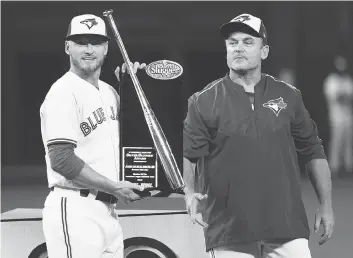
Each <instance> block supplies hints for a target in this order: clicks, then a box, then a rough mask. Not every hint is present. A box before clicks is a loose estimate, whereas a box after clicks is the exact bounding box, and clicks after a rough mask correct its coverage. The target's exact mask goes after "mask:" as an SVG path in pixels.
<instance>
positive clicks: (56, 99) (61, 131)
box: [40, 90, 80, 147]
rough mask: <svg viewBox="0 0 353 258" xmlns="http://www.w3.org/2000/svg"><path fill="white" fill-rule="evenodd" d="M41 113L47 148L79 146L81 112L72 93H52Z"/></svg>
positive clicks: (60, 91) (58, 91) (57, 91)
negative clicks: (61, 145) (52, 145)
mask: <svg viewBox="0 0 353 258" xmlns="http://www.w3.org/2000/svg"><path fill="white" fill-rule="evenodd" d="M40 113H41V114H40V115H41V120H42V122H41V123H42V130H43V133H44V134H45V140H46V144H47V146H49V145H51V144H56V143H71V144H74V145H75V147H76V146H77V141H78V138H79V132H80V131H79V128H80V125H79V119H78V113H79V112H78V106H77V102H76V99H75V97H74V94H73V93H72V92H68V91H64V90H56V91H55V92H51V94H48V96H47V97H46V99H45V100H44V103H43V106H42V108H41V112H40Z"/></svg>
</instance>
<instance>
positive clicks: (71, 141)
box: [47, 138, 77, 147]
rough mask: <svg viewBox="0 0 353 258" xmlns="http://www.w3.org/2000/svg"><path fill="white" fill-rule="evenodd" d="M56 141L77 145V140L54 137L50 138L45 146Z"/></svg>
mask: <svg viewBox="0 0 353 258" xmlns="http://www.w3.org/2000/svg"><path fill="white" fill-rule="evenodd" d="M57 143H72V144H74V145H75V147H77V141H74V140H71V139H66V138H56V139H51V140H49V141H47V146H49V145H52V144H57Z"/></svg>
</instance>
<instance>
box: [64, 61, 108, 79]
mask: <svg viewBox="0 0 353 258" xmlns="http://www.w3.org/2000/svg"><path fill="white" fill-rule="evenodd" d="M71 60H72V65H73V66H75V67H76V68H77V70H79V71H80V72H82V73H84V74H86V75H89V74H92V73H94V72H95V71H97V70H98V69H99V68H101V67H102V65H103V63H104V58H103V59H102V60H100V61H99V63H98V64H96V65H95V66H90V67H87V68H83V67H82V66H81V65H80V63H79V61H77V60H76V59H74V58H72V59H71Z"/></svg>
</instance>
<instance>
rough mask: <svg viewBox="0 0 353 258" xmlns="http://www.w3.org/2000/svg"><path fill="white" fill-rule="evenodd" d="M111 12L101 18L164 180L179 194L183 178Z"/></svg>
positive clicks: (182, 186) (105, 13) (183, 185)
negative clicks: (121, 60) (110, 33)
mask: <svg viewBox="0 0 353 258" xmlns="http://www.w3.org/2000/svg"><path fill="white" fill-rule="evenodd" d="M112 13H113V10H108V11H105V12H104V13H103V16H105V17H106V18H107V20H108V23H109V25H110V27H111V29H112V31H113V34H114V38H115V40H116V42H117V43H118V46H119V49H120V52H121V54H122V56H123V58H124V61H125V63H126V66H127V69H128V71H129V73H130V76H131V79H132V82H133V84H134V87H135V90H136V93H137V96H138V98H139V101H140V104H141V107H142V110H143V114H144V117H145V120H146V123H147V125H148V129H149V131H150V134H151V136H152V139H153V143H154V145H155V147H156V150H157V153H158V156H159V158H160V160H161V162H162V165H163V168H164V171H165V174H166V178H167V179H168V182H169V184H170V186H171V188H172V190H174V191H176V192H180V191H182V190H183V189H184V187H185V183H184V181H183V177H182V176H181V173H180V171H179V169H178V166H177V163H176V161H175V158H174V155H173V153H172V151H171V149H170V146H169V144H168V141H167V139H166V137H165V135H164V133H163V130H162V127H161V126H160V124H159V122H158V120H157V118H156V116H155V115H154V113H153V110H152V108H151V106H150V104H149V102H148V100H147V98H146V95H145V93H144V91H143V90H142V87H141V85H140V83H139V81H138V79H137V76H136V75H135V73H134V72H133V67H132V64H131V62H130V59H129V56H128V54H127V52H126V49H125V47H124V44H123V41H122V39H121V37H120V34H119V32H118V29H117V27H116V24H115V22H114V19H113V16H112Z"/></svg>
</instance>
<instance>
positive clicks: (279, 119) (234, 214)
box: [183, 74, 326, 250]
mask: <svg viewBox="0 0 353 258" xmlns="http://www.w3.org/2000/svg"><path fill="white" fill-rule="evenodd" d="M183 145H184V157H186V158H189V159H197V160H198V163H197V167H198V169H197V171H198V173H199V176H200V178H203V185H202V189H204V193H206V194H207V195H208V198H207V201H206V206H205V212H204V214H203V215H204V219H205V221H206V222H207V223H208V224H209V226H208V227H207V228H206V229H205V239H206V248H207V250H210V249H211V248H214V247H217V246H221V245H227V244H232V243H240V242H244V241H246V242H251V241H257V240H263V239H274V238H276V239H277V238H278V239H280V238H282V239H285V238H307V237H308V236H309V229H308V222H307V220H306V216H305V210H304V206H303V203H302V201H301V198H300V196H301V191H300V185H299V181H300V171H299V167H298V165H297V164H298V163H297V154H299V155H300V156H301V157H302V158H303V161H308V160H311V159H313V158H326V157H325V154H324V152H323V147H322V145H321V140H320V139H319V138H318V135H317V130H316V125H315V123H314V122H313V121H312V120H311V118H310V116H309V114H308V112H307V110H306V109H305V106H304V104H303V102H302V98H301V94H300V91H299V90H298V89H297V88H295V87H293V86H291V85H288V84H286V83H284V82H281V81H278V80H277V79H275V78H273V77H271V76H269V75H267V74H262V76H261V80H260V81H259V83H258V84H257V85H256V86H255V97H254V109H253V108H252V106H251V102H250V101H249V98H248V96H247V94H246V92H245V90H244V88H243V87H242V86H240V85H238V84H236V83H234V82H233V81H231V79H230V78H229V76H228V75H226V76H225V77H224V78H221V79H219V80H217V81H215V82H214V83H211V84H210V85H208V86H207V87H206V88H205V89H204V90H202V91H200V92H198V93H195V94H194V95H193V96H191V97H190V99H189V107H188V114H187V117H186V119H185V121H184V139H183ZM244 186H246V187H244ZM268 189H272V191H268ZM255 193H256V194H255Z"/></svg>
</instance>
